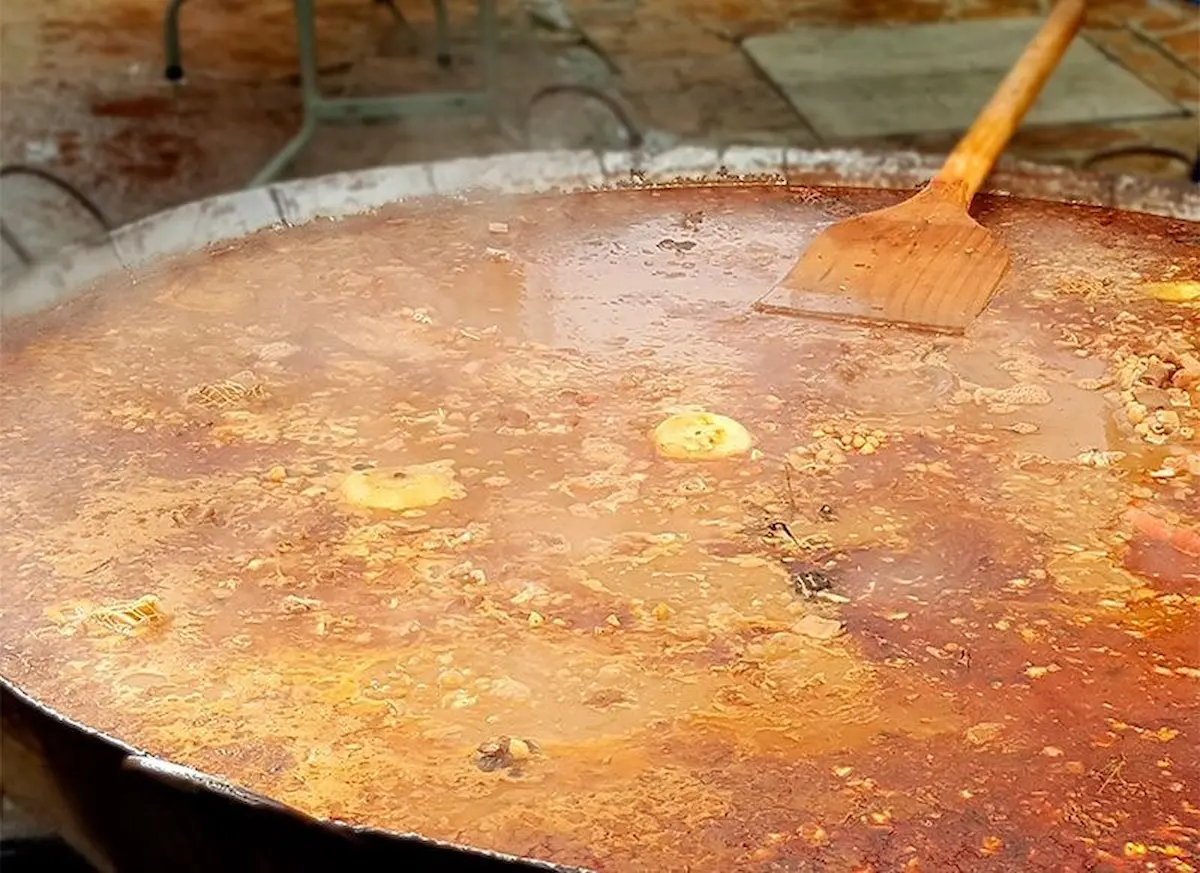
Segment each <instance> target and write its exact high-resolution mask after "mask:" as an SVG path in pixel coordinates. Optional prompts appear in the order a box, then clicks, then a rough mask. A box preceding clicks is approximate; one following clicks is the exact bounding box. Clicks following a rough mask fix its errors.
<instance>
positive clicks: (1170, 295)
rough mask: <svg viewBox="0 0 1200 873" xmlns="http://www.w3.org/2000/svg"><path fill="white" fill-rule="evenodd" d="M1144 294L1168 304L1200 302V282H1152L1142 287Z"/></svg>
mask: <svg viewBox="0 0 1200 873" xmlns="http://www.w3.org/2000/svg"><path fill="white" fill-rule="evenodd" d="M1142 292H1143V293H1145V294H1146V295H1148V296H1150V297H1153V298H1154V299H1155V300H1162V301H1164V302H1166V303H1190V302H1191V301H1193V300H1200V282H1197V281H1194V280H1185V281H1183V282H1152V283H1151V284H1149V285H1143V286H1142Z"/></svg>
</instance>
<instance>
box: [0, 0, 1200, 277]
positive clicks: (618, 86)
mask: <svg viewBox="0 0 1200 873" xmlns="http://www.w3.org/2000/svg"><path fill="white" fill-rule="evenodd" d="M399 5H400V7H401V8H402V9H403V10H404V12H405V14H406V15H407V17H408V18H409V20H410V21H411V22H412V23H413V24H414V26H415V28H416V29H417V31H418V32H420V33H424V34H426V35H428V32H429V30H430V27H431V18H432V15H431V9H430V4H429V3H428V2H426V0H399ZM449 5H450V7H451V12H452V18H453V20H454V21H455V23H456V26H457V30H458V34H457V39H456V46H455V51H456V57H457V58H458V60H459V62H458V63H457V64H456V66H455V67H454V69H452V70H451V71H449V72H444V71H440V70H439V69H438V68H437V67H436V66H435V65H434V64H433V62H432V59H431V57H430V56H429V55H430V53H431V50H430V48H429V41H428V40H426V41H425V44H424V47H423V48H421V47H414V45H413V44H412V42H411V40H410V39H409V38H408V36H407V34H406V33H405V32H403V31H400V30H399V29H397V28H395V27H394V26H393V25H392V20H391V18H390V16H389V14H388V13H387V11H386V9H384V8H383V7H382V6H381V5H380V4H379V3H373V2H372V0H319V2H318V4H317V6H318V33H319V38H320V46H321V62H322V65H323V66H324V67H326V68H327V69H328V70H329V75H328V76H327V77H326V78H327V83H328V87H329V89H330V90H336V89H339V88H340V89H349V90H351V91H353V92H357V93H379V92H381V91H387V90H389V89H391V90H396V89H400V90H406V89H419V88H429V87H436V86H454V85H455V84H456V83H462V82H469V81H471V80H472V79H473V77H474V75H475V73H476V68H475V66H474V64H473V63H472V61H471V56H470V49H471V46H472V40H473V36H472V34H471V32H470V28H469V24H470V21H471V18H472V15H473V11H474V2H473V0H449ZM1043 5H1044V4H1042V3H1041V2H1039V0H890V2H883V0H575V2H573V3H572V2H571V0H567V3H566V6H567V8H568V9H569V10H570V12H571V14H572V17H573V19H574V22H575V24H576V26H577V28H578V29H577V31H576V32H574V33H561V32H553V31H550V30H547V29H545V28H539V27H536V26H533V25H531V24H530V23H529V20H528V18H527V16H526V15H525V14H524V13H523V12H522V10H521V8H520V6H519V5H518V0H501V2H500V11H501V17H502V27H503V49H502V53H501V54H502V56H501V62H500V72H499V75H498V77H497V85H498V88H499V92H500V110H501V113H502V115H503V117H504V118H505V119H506V120H507V122H508V127H509V133H508V134H506V133H503V132H501V131H500V130H498V129H496V128H495V127H494V126H492V125H489V124H488V123H487V122H486V121H484V120H480V119H466V120H462V119H460V120H453V121H451V120H443V121H421V122H408V123H401V124H377V125H372V126H369V127H356V128H346V129H325V130H323V131H321V132H320V133H319V134H318V137H317V139H316V141H315V142H314V143H313V145H312V147H311V148H310V149H309V150H308V151H307V152H306V153H304V155H303V156H302V157H301V159H300V160H298V161H297V162H296V164H295V166H294V167H293V168H292V172H293V174H314V173H321V172H330V171H334V170H339V169H351V168H356V167H363V166H369V165H373V164H379V163H385V162H403V161H409V160H428V159H434V158H439V157H452V156H459V155H464V154H472V153H480V152H488V151H496V150H509V149H514V148H518V147H520V146H521V145H522V144H525V143H528V144H532V145H536V146H540V147H546V146H555V145H563V146H580V145H584V146H594V145H610V146H617V145H620V144H621V143H622V134H621V132H620V128H619V127H618V126H617V125H616V124H614V122H613V121H612V120H611V118H610V117H609V115H608V113H607V112H606V111H605V110H603V108H601V107H600V106H599V104H597V103H595V102H594V101H588V100H586V99H584V98H580V97H579V96H577V95H560V96H555V97H551V98H548V99H546V100H545V101H543V102H541V103H539V104H538V107H537V109H536V110H535V111H534V112H533V113H532V117H531V118H529V119H526V118H525V115H526V113H525V109H524V107H525V104H526V102H527V101H528V99H529V97H530V96H531V95H532V94H533V93H534V92H535V91H536V90H537V89H538V88H540V87H541V86H543V85H546V84H550V83H554V82H561V81H574V82H583V83H587V84H590V85H593V86H595V87H598V88H600V89H602V90H604V91H606V92H609V93H612V94H616V95H619V97H620V99H621V100H622V101H623V103H624V104H625V105H626V106H628V108H629V110H630V112H631V114H632V116H633V117H634V119H635V120H636V121H637V123H638V125H639V126H641V127H642V128H643V129H645V130H647V131H650V132H651V133H652V138H654V139H655V140H656V141H659V142H664V141H669V140H671V139H683V140H704V141H716V142H719V143H731V142H746V143H764V142H772V143H773V142H786V143H790V144H795V145H831V144H837V145H842V144H844V143H843V142H841V141H837V142H834V141H832V140H831V137H829V136H828V135H826V136H824V137H823V136H822V135H821V134H820V133H819V132H818V129H816V128H815V127H814V125H813V124H812V123H811V120H810V119H806V118H804V117H802V116H801V115H799V114H798V113H797V112H796V111H795V110H794V109H793V108H792V106H791V104H790V103H789V102H788V101H787V100H786V99H784V97H783V96H782V95H781V94H780V93H779V92H778V91H777V90H776V88H775V87H774V86H773V85H772V84H771V83H770V82H769V81H768V80H767V79H766V78H765V77H764V76H763V75H762V73H761V72H760V71H759V69H758V68H757V67H756V65H755V64H754V63H752V62H751V60H750V59H749V58H748V57H747V54H746V53H745V52H744V51H743V49H742V46H741V41H742V40H743V39H745V38H747V37H751V36H755V35H762V34H769V33H772V32H776V31H779V30H782V29H786V28H788V27H796V26H806V25H855V24H862V25H865V24H871V25H879V24H885V25H886V24H901V23H913V22H937V21H955V20H964V19H988V18H1000V17H1011V16H1028V15H1033V14H1038V13H1039V12H1040V11H1041V10H1042V6H1043ZM162 7H163V0H105V2H101V0H38V2H36V3H32V2H26V0H0V21H2V24H3V45H2V46H0V161H3V163H5V164H7V163H10V162H22V163H27V164H34V165H37V166H42V167H45V168H46V169H49V170H51V171H53V172H55V173H58V174H60V175H61V176H63V177H64V178H66V179H67V180H69V181H71V182H72V183H74V184H76V185H77V186H78V187H79V188H80V189H81V190H83V191H85V192H87V193H88V194H89V195H90V196H92V197H93V198H94V199H95V200H96V201H97V203H98V204H99V205H100V206H101V207H102V208H103V209H104V210H105V212H106V213H107V214H108V215H109V216H110V217H111V218H112V219H113V220H114V221H115V222H118V223H121V222H125V221H129V220H131V219H134V218H137V217H139V216H142V215H145V214H147V213H149V212H152V211H155V210H157V209H161V208H164V207H166V206H170V205H172V204H175V203H179V202H182V201H185V200H191V199H196V198H198V197H203V196H207V195H210V194H214V193H218V192H220V191H226V190H230V189H232V188H236V187H238V186H240V185H241V184H243V183H244V182H245V181H246V180H247V179H249V178H250V177H251V176H252V175H253V174H254V172H255V171H256V170H257V169H258V168H259V167H260V166H262V164H263V163H264V162H265V161H266V160H267V159H268V158H269V157H270V156H271V155H272V154H273V153H274V151H275V150H276V149H277V148H278V147H279V146H281V145H282V144H283V143H284V142H285V141H286V139H287V138H288V136H289V135H290V134H291V132H292V131H293V130H294V129H295V128H296V127H297V126H298V124H299V112H298V106H297V101H298V92H297V88H296V84H295V78H294V74H295V56H294V34H293V31H292V27H293V24H292V17H291V3H290V0H190V2H188V3H187V4H185V6H184V8H183V16H182V19H183V48H184V63H185V68H186V69H187V72H188V79H187V81H186V82H185V83H184V84H183V85H181V86H171V85H168V84H167V83H166V82H165V80H164V79H163V76H162V72H161V68H162V47H161V15H162ZM1198 17H1200V14H1198V11H1197V7H1196V6H1194V5H1189V4H1188V3H1187V2H1185V0H1094V2H1093V3H1092V7H1091V11H1090V13H1089V20H1088V23H1087V26H1086V29H1085V38H1086V39H1087V40H1088V41H1089V42H1090V43H1091V44H1092V45H1094V46H1096V47H1097V48H1098V49H1099V50H1100V51H1102V52H1104V53H1105V54H1106V55H1108V56H1109V57H1111V58H1113V59H1114V60H1116V61H1117V62H1119V63H1120V64H1122V65H1123V66H1124V67H1126V68H1127V69H1129V70H1131V71H1132V72H1133V73H1134V74H1135V75H1136V76H1137V77H1138V78H1139V79H1141V80H1142V81H1143V82H1145V83H1146V84H1148V85H1149V86H1150V87H1151V88H1152V89H1153V90H1154V91H1155V92H1157V93H1158V94H1161V95H1163V96H1164V97H1166V98H1168V99H1170V100H1172V101H1174V102H1175V103H1176V104H1178V105H1179V106H1180V107H1181V110H1189V111H1190V112H1191V113H1192V114H1190V115H1188V114H1181V115H1177V116H1175V117H1165V118H1151V119H1142V120H1125V121H1116V122H1104V123H1098V122H1093V123H1083V124H1057V125H1050V126H1047V125H1036V126H1033V125H1031V126H1029V127H1027V128H1026V129H1024V130H1023V131H1022V132H1021V133H1020V134H1019V135H1018V137H1017V139H1016V141H1015V142H1014V143H1013V145H1012V147H1011V149H1010V152H1011V153H1013V154H1015V155H1017V156H1021V157H1026V158H1032V159H1036V160H1043V161H1052V162H1062V163H1072V164H1075V163H1078V162H1079V161H1081V160H1083V159H1084V158H1086V157H1087V156H1088V155H1089V154H1090V153H1092V152H1094V151H1095V150H1097V149H1107V148H1110V147H1114V146H1122V145H1137V144H1150V145H1155V146H1161V147H1168V148H1172V149H1176V150H1180V151H1183V152H1190V153H1193V154H1194V152H1195V150H1196V147H1197V140H1198V139H1200V132H1198V121H1197V115H1196V113H1197V111H1198V108H1200V29H1198ZM414 51H415V53H414ZM527 121H528V124H526V122H527ZM526 127H527V128H528V131H529V136H528V137H525V136H524V135H522V136H517V137H514V136H513V135H512V130H524V129H525V128H526ZM953 140H954V133H953V132H946V131H941V132H917V133H905V134H900V135H895V136H890V137H879V138H875V139H872V140H868V141H864V142H862V143H861V144H863V145H867V146H871V147H882V148H895V147H917V148H922V149H931V150H940V149H945V148H946V147H948V146H949V145H950V144H951V143H952V142H953ZM1104 167H1105V168H1111V169H1120V170H1124V171H1133V172H1148V173H1154V174H1158V175H1167V176H1175V177H1182V176H1183V174H1184V173H1185V172H1186V167H1185V166H1184V165H1183V164H1182V163H1180V162H1176V161H1172V160H1171V159H1169V158H1162V157H1149V158H1147V157H1125V158H1116V159H1112V160H1110V161H1108V162H1106V163H1105V164H1104ZM0 197H2V200H0V212H2V214H3V216H4V218H5V221H6V223H7V224H9V225H10V227H11V228H12V229H13V231H14V232H15V233H17V234H18V235H20V237H21V239H22V240H24V241H25V242H26V244H27V247H28V248H30V249H32V250H33V251H34V253H35V254H44V253H46V252H47V251H48V250H50V249H52V248H53V247H54V246H56V245H58V244H59V243H61V242H62V241H64V238H70V237H72V236H76V235H78V233H79V232H81V231H83V230H84V229H86V228H87V227H88V222H87V219H86V217H85V216H83V215H82V214H81V213H79V211H78V210H77V209H76V208H75V207H73V206H70V205H69V201H67V200H66V199H65V198H64V197H63V196H62V195H59V194H55V193H53V192H51V191H50V189H48V188H47V187H46V186H45V185H44V184H43V183H41V182H38V181H36V180H30V179H23V178H7V179H5V180H4V182H3V183H2V184H0ZM6 261H7V262H9V263H11V252H6Z"/></svg>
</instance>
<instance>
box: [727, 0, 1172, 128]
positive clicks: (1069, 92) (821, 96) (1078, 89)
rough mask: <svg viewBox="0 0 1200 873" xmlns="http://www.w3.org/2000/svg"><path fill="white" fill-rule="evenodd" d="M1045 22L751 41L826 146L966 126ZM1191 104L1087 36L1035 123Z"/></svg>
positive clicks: (1151, 112)
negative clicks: (1151, 81) (1162, 91)
mask: <svg viewBox="0 0 1200 873" xmlns="http://www.w3.org/2000/svg"><path fill="white" fill-rule="evenodd" d="M1040 26H1041V19H1040V18H1014V19H1003V20H999V21H961V22H941V23H936V24H921V25H913V26H902V27H855V28H831V27H802V28H796V29H793V30H788V31H784V32H781V33H777V34H771V35H768V36H759V37H752V38H750V39H747V40H746V41H745V42H744V43H743V47H744V49H745V50H746V52H747V53H748V54H749V55H750V56H751V57H752V58H753V59H754V61H755V63H757V64H758V66H759V68H760V69H762V71H763V72H764V74H765V75H767V76H768V77H769V78H770V79H771V80H772V81H773V82H774V83H775V85H776V86H777V87H778V88H779V89H780V90H781V91H782V92H783V93H784V94H785V95H786V96H787V98H788V100H789V101H790V102H791V103H792V105H793V106H794V107H795V109H796V111H797V112H799V113H800V114H801V115H803V116H804V117H805V118H807V119H808V120H809V122H810V123H811V124H812V125H813V127H814V128H815V129H816V131H817V133H818V134H819V135H820V136H821V137H822V138H824V139H825V140H826V141H836V140H851V139H857V138H864V137H875V136H888V135H894V134H902V133H916V132H921V131H941V130H963V129H965V128H966V127H967V126H968V125H969V124H970V123H971V121H972V119H973V118H974V117H975V115H976V114H977V113H978V111H979V109H980V108H981V107H982V106H983V105H984V104H985V103H986V102H987V100H988V98H989V97H990V96H991V93H992V91H993V90H994V89H995V87H996V85H997V84H999V82H1000V79H1001V78H1003V76H1004V74H1005V73H1006V72H1007V70H1008V68H1009V67H1010V66H1011V64H1012V63H1013V61H1014V60H1015V59H1016V58H1017V57H1018V56H1019V55H1020V53H1021V51H1022V50H1023V49H1024V47H1025V45H1026V44H1027V43H1028V42H1029V40H1030V39H1032V38H1033V36H1034V34H1035V33H1036V32H1037V30H1038V28H1039V27H1040ZM1180 112H1181V107H1180V106H1178V105H1177V104H1175V103H1173V102H1172V101H1170V100H1168V99H1167V98H1165V97H1163V96H1162V95H1160V94H1159V93H1158V92H1157V91H1155V90H1154V89H1152V88H1150V87H1149V86H1148V85H1146V84H1144V83H1143V82H1142V81H1140V80H1139V79H1138V78H1137V77H1136V76H1134V75H1133V74H1132V73H1130V72H1129V71H1127V70H1125V69H1124V68H1122V67H1120V66H1118V65H1117V64H1115V63H1113V62H1112V61H1111V60H1110V59H1109V58H1108V57H1107V56H1106V55H1104V54H1103V53H1102V52H1100V51H1099V50H1097V49H1096V48H1095V47H1094V46H1092V45H1091V44H1090V43H1088V42H1087V41H1085V40H1076V41H1075V42H1074V43H1073V44H1072V46H1071V48H1070V49H1069V50H1068V51H1067V54H1066V56H1065V57H1064V58H1063V60H1062V62H1061V63H1060V65H1059V68H1058V69H1057V70H1056V71H1055V73H1054V75H1053V76H1052V77H1051V79H1050V81H1049V82H1048V83H1047V84H1046V87H1045V90H1044V91H1043V92H1042V95H1041V97H1040V98H1039V99H1038V101H1037V103H1036V104H1035V105H1034V106H1033V108H1032V109H1031V110H1030V112H1029V115H1028V116H1027V118H1026V122H1025V123H1026V124H1027V125H1039V124H1068V123H1095V122H1104V121H1115V120H1127V119H1133V118H1153V117H1162V116H1171V115H1179V114H1180Z"/></svg>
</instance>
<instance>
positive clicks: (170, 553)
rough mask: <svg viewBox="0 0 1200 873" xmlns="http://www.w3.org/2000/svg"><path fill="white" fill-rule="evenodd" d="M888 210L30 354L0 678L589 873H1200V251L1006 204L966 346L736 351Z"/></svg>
mask: <svg viewBox="0 0 1200 873" xmlns="http://www.w3.org/2000/svg"><path fill="white" fill-rule="evenodd" d="M897 199H899V195H896V194H889V193H885V192H867V191H857V192H856V191H845V190H843V191H821V190H808V189H804V190H800V189H790V190H789V189H784V188H771V189H757V188H712V189H701V188H695V189H664V190H653V191H617V192H601V193H591V194H581V195H572V196H562V197H547V198H531V199H513V200H503V201H495V202H489V203H473V204H472V203H468V204H457V205H444V204H443V205H441V206H440V207H436V208H434V207H421V208H407V209H405V210H404V211H395V212H391V213H384V214H381V215H377V216H371V217H365V218H360V219H354V220H349V221H345V222H340V223H336V224H335V223H319V224H314V225H310V226H307V227H302V228H299V229H291V230H281V231H278V232H264V233H262V234H259V235H257V236H255V237H252V238H250V239H247V240H246V241H244V242H241V243H238V244H236V245H233V246H230V247H228V248H226V249H224V250H220V251H215V252H212V253H207V254H205V255H203V256H195V257H188V258H180V259H174V260H171V261H169V262H166V263H164V264H162V265H161V266H160V267H158V268H157V269H156V270H154V271H153V272H151V273H149V274H147V275H144V276H140V277H138V279H137V281H136V282H135V281H133V279H132V278H122V279H120V280H114V281H111V282H108V283H106V284H105V285H104V286H103V287H99V288H96V289H93V290H92V291H90V292H88V293H87V294H85V295H84V296H82V297H81V298H79V299H77V300H75V301H72V302H70V303H68V304H65V305H63V306H60V307H58V308H57V309H55V310H53V311H51V312H48V313H44V314H42V315H40V316H37V317H33V318H28V319H24V320H21V321H18V322H15V323H12V324H9V325H6V327H5V336H4V346H3V350H2V356H3V359H2V361H0V364H2V366H3V379H2V382H0V440H2V445H3V451H2V453H0V475H2V477H3V491H4V497H3V501H2V503H0V547H2V548H0V577H2V578H3V592H4V596H3V598H2V599H0V670H2V672H3V674H4V675H5V676H7V677H9V678H11V679H12V680H13V681H15V682H17V683H18V684H19V685H20V686H22V687H23V688H24V689H26V690H27V691H29V692H30V693H32V694H33V695H35V696H36V697H38V698H39V699H41V700H43V701H45V702H46V703H47V704H49V705H51V706H53V707H55V708H57V709H59V710H60V711H62V712H63V713H65V714H67V715H69V716H71V717H73V718H75V719H78V720H80V721H82V722H84V723H86V724H88V725H90V726H93V727H95V728H98V729H101V730H104V731H106V732H109V733H111V734H113V735H115V736H117V737H119V738H121V739H123V740H125V741H127V742H129V743H131V744H133V745H136V746H138V747H140V748H144V749H146V750H148V751H149V752H151V753H154V754H157V755H161V756H164V757H167V758H170V759H172V760H175V761H177V762H180V763H183V764H187V765H189V766H192V767H196V768H198V769H201V770H204V771H208V772H211V773H214V774H216V775H218V776H222V777H225V778H228V779H230V780H231V781H233V782H236V783H238V784H241V785H243V786H245V787H247V788H250V789H252V790H255V791H258V792H262V793H264V794H267V795H269V796H271V797H274V798H276V799H278V800H281V801H283V802H285V803H288V804H291V805H293V806H295V807H298V808H299V809H302V810H304V811H306V812H309V813H312V814H315V815H318V816H326V817H336V818H339V819H343V820H347V821H352V822H357V823H363V824H369V825H373V826H377V827H383V828H391V829H396V830H401V831H416V832H419V833H422V834H424V835H427V836H430V837H435V838H439V839H444V840H451V841H458V842H462V843H467V844H471V845H474V846H480V847H487V848H491V849H497V850H501V851H504V852H510V853H515V854H521V855H530V856H534V857H537V858H542V859H546V860H552V861H557V862H562V863H569V864H580V865H585V866H589V867H592V868H595V869H598V870H612V871H616V870H685V869H687V870H694V871H724V870H732V869H743V870H764V871H765V870H802V869H818V865H824V866H820V867H819V869H828V870H878V871H883V870H901V869H903V870H906V871H915V870H919V869H920V870H948V869H971V870H1015V869H1028V870H1043V869H1044V870H1068V869H1069V870H1074V869H1084V868H1085V867H1088V865H1092V864H1094V863H1096V862H1097V861H1100V862H1101V864H1102V865H1107V866H1102V868H1103V869H1110V868H1111V869H1143V868H1145V869H1151V868H1153V869H1160V870H1171V869H1174V870H1179V871H1184V870H1192V869H1194V868H1195V866H1197V864H1198V863H1200V862H1197V860H1196V857H1197V853H1198V852H1200V796H1198V795H1197V786H1198V785H1200V753H1198V752H1197V748H1198V747H1200V720H1198V711H1197V695H1198V693H1200V648H1198V643H1197V640H1198V639H1200V621H1198V620H1197V607H1198V606H1200V528H1198V526H1197V525H1198V519H1200V496H1198V491H1197V482H1198V481H1200V439H1198V438H1197V428H1198V427H1200V308H1198V307H1200V302H1198V301H1197V300H1196V285H1195V282H1196V280H1198V279H1200V230H1198V229H1197V226H1196V225H1195V224H1188V223H1185V222H1177V221H1170V220H1167V219H1160V218H1152V217H1148V216H1135V215H1129V214H1121V213H1116V212H1108V211H1103V210H1089V209H1083V208H1071V207H1066V206H1056V205H1050V204H1045V203H1036V202H1032V201H1001V200H991V201H989V200H987V198H983V200H982V203H981V204H980V208H979V210H978V212H979V215H980V218H981V221H982V222H983V223H984V224H985V225H987V226H988V227H990V228H992V229H993V230H994V231H995V232H996V233H997V234H998V235H999V236H1000V237H1001V238H1003V239H1004V240H1005V242H1006V243H1007V244H1008V245H1009V246H1010V247H1011V249H1012V251H1013V255H1014V264H1013V268H1012V270H1011V271H1010V273H1009V275H1008V277H1007V278H1006V280H1005V283H1004V285H1003V287H1002V290H1001V292H1000V293H999V294H998V296H997V297H996V298H995V299H994V301H993V303H992V305H991V307H990V308H989V309H988V311H987V312H986V313H985V314H984V315H983V316H982V317H981V318H980V319H979V321H978V323H977V324H975V325H974V326H973V327H972V328H971V330H970V332H969V333H968V335H967V336H966V337H965V338H957V339H956V338H946V337H935V336H931V335H926V334H921V333H916V332H905V331H898V330H887V329H875V330H870V329H864V328H860V327H852V326H840V325H833V324H828V323H820V322H816V321H807V320H800V319H792V318H787V317H781V316H766V315H760V314H757V313H753V312H752V311H751V309H750V305H751V303H752V302H753V301H754V300H755V299H756V298H757V297H759V296H761V295H762V294H763V293H765V292H766V291H767V290H768V289H769V288H770V287H771V285H772V283H773V282H774V281H775V280H776V279H777V278H778V277H779V276H780V275H782V273H783V272H784V271H785V270H786V269H787V268H788V267H789V266H790V264H791V263H792V261H793V260H794V258H795V257H796V254H797V253H798V252H799V251H800V250H801V248H802V247H803V245H804V243H805V241H806V240H807V239H808V238H810V237H811V235H812V234H813V233H815V232H816V231H817V230H819V229H820V228H822V227H824V226H825V225H827V224H828V223H829V222H830V221H832V220H835V219H836V218H839V217H844V216H847V215H849V214H852V213H854V212H858V211H862V210H865V209H869V208H875V207H878V206H881V205H885V204H886V203H889V202H895V201H896V200H897ZM1189 282H1191V284H1188V283H1189ZM699 413H704V414H699ZM713 415H718V416H726V417H728V419H731V420H732V421H725V420H722V419H713V418H712V416H713ZM680 416H682V417H680ZM688 416H690V418H689V417H688ZM664 422H668V424H667V425H665V426H664ZM739 425H740V428H739ZM741 428H744V430H745V433H744V434H743V433H742V431H741ZM747 436H748V440H747V438H746V437H747ZM1088 868H1089V869H1091V868H1090V867H1088Z"/></svg>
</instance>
